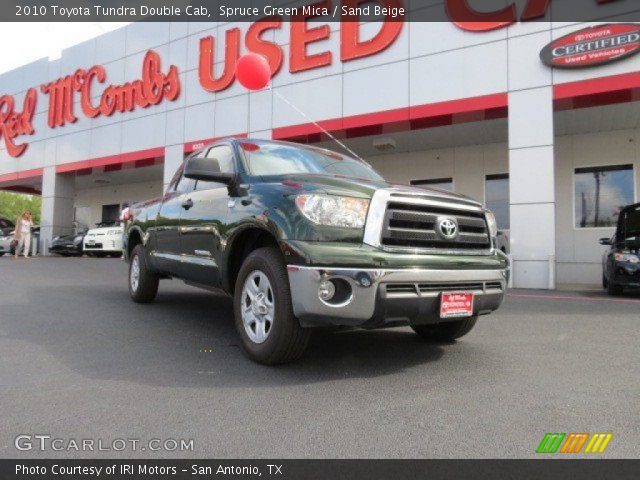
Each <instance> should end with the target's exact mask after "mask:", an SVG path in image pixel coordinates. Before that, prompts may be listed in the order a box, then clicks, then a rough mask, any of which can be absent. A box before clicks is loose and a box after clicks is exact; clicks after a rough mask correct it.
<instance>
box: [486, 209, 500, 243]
mask: <svg viewBox="0 0 640 480" xmlns="http://www.w3.org/2000/svg"><path fill="white" fill-rule="evenodd" d="M485 213H486V215H487V225H489V233H490V234H491V238H494V237H495V236H497V235H498V224H497V223H496V217H495V216H494V215H493V213H491V212H490V211H489V210H485Z"/></svg>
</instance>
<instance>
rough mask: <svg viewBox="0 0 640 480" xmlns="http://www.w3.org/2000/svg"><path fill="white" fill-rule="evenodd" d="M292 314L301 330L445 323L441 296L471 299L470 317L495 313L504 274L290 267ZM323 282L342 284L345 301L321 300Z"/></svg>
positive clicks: (504, 281)
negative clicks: (458, 294) (460, 294)
mask: <svg viewBox="0 0 640 480" xmlns="http://www.w3.org/2000/svg"><path fill="white" fill-rule="evenodd" d="M287 269H288V273H289V283H290V287H291V297H292V304H293V312H294V314H295V315H296V317H298V319H299V320H300V322H301V324H303V325H305V326H311V325H319V324H320V325H346V326H359V327H364V328H376V327H384V326H392V325H403V324H404V325H406V324H411V325H421V324H428V323H439V322H442V321H447V320H444V319H441V318H440V294H441V293H442V292H452V291H464V292H472V293H473V294H474V309H473V314H474V315H484V314H487V313H490V312H492V311H494V310H495V309H497V308H498V307H499V306H500V304H501V303H502V300H503V298H504V293H505V289H506V284H507V279H508V270H507V269H486V270H436V269H422V268H407V269H370V268H369V269H367V268H357V267H356V268H332V267H308V266H298V265H289V266H288V267H287ZM323 280H338V281H339V282H346V284H348V286H349V287H350V294H349V295H347V298H348V300H344V301H341V302H339V303H337V304H331V303H329V302H325V301H323V300H321V299H320V297H319V295H318V288H319V286H320V282H322V281H323ZM453 320H455V319H453Z"/></svg>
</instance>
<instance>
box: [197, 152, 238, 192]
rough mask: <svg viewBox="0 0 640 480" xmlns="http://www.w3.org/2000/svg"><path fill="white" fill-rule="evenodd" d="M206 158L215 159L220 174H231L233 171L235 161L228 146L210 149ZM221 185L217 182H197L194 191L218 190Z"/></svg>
mask: <svg viewBox="0 0 640 480" xmlns="http://www.w3.org/2000/svg"><path fill="white" fill-rule="evenodd" d="M206 157H207V158H215V159H217V160H218V164H219V165H220V171H221V172H230V173H233V172H234V171H235V159H234V155H233V150H232V149H231V147H229V146H228V145H219V146H217V147H212V148H211V149H209V151H208V152H207V155H206ZM221 185H222V184H220V183H218V182H207V181H204V180H198V183H197V184H196V190H208V189H210V188H218V187H220V186H221Z"/></svg>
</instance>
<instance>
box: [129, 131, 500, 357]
mask: <svg viewBox="0 0 640 480" xmlns="http://www.w3.org/2000/svg"><path fill="white" fill-rule="evenodd" d="M130 215H131V217H130V218H129V220H128V222H127V227H126V231H125V243H124V250H125V256H126V258H127V260H128V262H129V291H130V294H131V298H132V299H133V300H134V301H135V302H141V303H144V302H150V301H152V300H153V299H154V298H155V296H156V294H157V291H158V283H159V280H160V279H164V278H179V279H182V280H184V281H185V282H186V283H188V284H190V285H194V286H199V287H204V288H209V289H216V290H222V291H224V292H226V293H228V294H230V295H232V296H233V304H234V314H235V324H236V328H237V331H238V334H239V336H240V338H241V339H242V345H243V347H244V350H245V351H246V352H247V354H248V355H249V356H250V357H251V358H252V359H253V360H255V361H257V362H260V363H264V364H277V363H284V362H289V361H292V360H295V359H297V358H299V357H300V356H301V355H302V353H303V352H304V350H305V348H306V346H307V343H308V340H309V336H310V332H311V331H312V329H313V327H319V326H346V327H359V328H366V329H369V328H383V327H394V326H401V325H409V326H411V328H412V329H413V330H414V331H415V332H416V333H417V334H418V335H420V336H421V337H423V338H426V339H429V340H434V341H451V340H453V339H456V338H459V337H461V336H463V335H465V334H466V333H468V332H469V331H470V330H471V329H472V328H473V326H474V325H475V323H476V320H477V318H478V316H479V315H484V314H488V313H490V312H492V311H493V310H495V309H496V308H498V306H499V305H500V303H501V302H502V300H503V298H504V294H505V289H506V284H507V280H508V275H509V264H508V260H507V257H506V256H505V255H504V254H503V253H502V252H500V251H499V250H498V249H496V248H495V236H496V232H497V228H496V223H495V219H494V217H493V215H492V214H491V212H489V211H488V210H485V209H484V208H483V207H482V205H480V204H479V203H477V202H475V201H473V200H471V199H469V198H467V197H464V196H461V195H456V194H453V193H449V192H445V191H441V190H435V189H418V188H412V187H407V186H402V185H393V184H390V183H388V182H386V181H385V180H384V179H383V178H382V177H381V176H380V175H379V174H378V173H376V172H375V171H374V170H373V169H372V168H371V167H370V166H369V165H368V164H367V163H365V162H364V161H362V160H360V159H355V158H352V157H350V156H347V155H344V154H342V153H336V152H333V151H330V150H325V149H323V148H317V147H314V146H307V145H298V144H294V143H287V142H278V141H271V140H258V139H246V138H237V139H235V138H234V139H226V140H224V141H221V142H218V143H215V144H213V145H210V146H208V147H206V148H204V149H202V150H200V151H197V152H195V153H193V154H192V155H191V156H189V157H188V158H187V159H186V160H185V162H184V163H183V164H182V166H181V167H180V168H179V169H178V171H177V172H176V174H175V176H174V177H173V179H172V180H171V183H170V184H169V186H168V188H167V190H166V193H165V194H164V195H163V196H162V197H161V198H159V199H156V200H151V201H148V202H144V203H140V204H137V205H134V206H133V207H132V208H131V211H130Z"/></svg>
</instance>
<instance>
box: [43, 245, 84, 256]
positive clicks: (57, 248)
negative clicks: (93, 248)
mask: <svg viewBox="0 0 640 480" xmlns="http://www.w3.org/2000/svg"><path fill="white" fill-rule="evenodd" d="M49 251H50V252H52V253H70V254H81V253H82V244H79V245H75V244H73V243H52V244H51V246H50V247H49Z"/></svg>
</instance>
